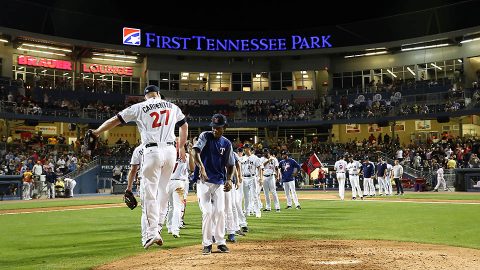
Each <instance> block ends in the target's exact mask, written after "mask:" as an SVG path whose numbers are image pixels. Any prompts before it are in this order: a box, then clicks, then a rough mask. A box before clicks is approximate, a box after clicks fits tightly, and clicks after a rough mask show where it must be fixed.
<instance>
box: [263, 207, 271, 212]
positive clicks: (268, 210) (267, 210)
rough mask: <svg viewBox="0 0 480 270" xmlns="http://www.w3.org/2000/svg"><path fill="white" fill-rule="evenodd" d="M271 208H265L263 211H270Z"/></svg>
mask: <svg viewBox="0 0 480 270" xmlns="http://www.w3.org/2000/svg"><path fill="white" fill-rule="evenodd" d="M270 211H271V210H270V209H266V208H265V209H263V212H270Z"/></svg>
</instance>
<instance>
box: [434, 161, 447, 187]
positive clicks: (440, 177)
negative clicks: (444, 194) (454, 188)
mask: <svg viewBox="0 0 480 270" xmlns="http://www.w3.org/2000/svg"><path fill="white" fill-rule="evenodd" d="M440 184H442V185H443V190H444V191H447V182H446V181H445V177H444V176H443V165H440V166H439V168H438V170H437V185H436V186H435V188H434V189H433V191H434V192H438V188H439V187H440Z"/></svg>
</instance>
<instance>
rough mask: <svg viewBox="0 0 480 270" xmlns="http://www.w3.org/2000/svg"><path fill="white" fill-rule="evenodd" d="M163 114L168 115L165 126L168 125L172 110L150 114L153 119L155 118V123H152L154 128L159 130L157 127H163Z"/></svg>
mask: <svg viewBox="0 0 480 270" xmlns="http://www.w3.org/2000/svg"><path fill="white" fill-rule="evenodd" d="M161 114H166V117H165V126H166V125H168V119H169V118H170V110H163V111H160V114H159V113H157V112H152V113H151V114H150V116H151V117H153V118H154V119H153V123H152V128H157V127H160V126H162V123H161V122H160V120H161V119H160V115H161Z"/></svg>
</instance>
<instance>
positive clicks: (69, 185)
mask: <svg viewBox="0 0 480 270" xmlns="http://www.w3.org/2000/svg"><path fill="white" fill-rule="evenodd" d="M63 181H64V182H65V197H66V198H73V189H74V188H75V186H76V185H77V181H75V179H73V178H68V177H65V178H64V179H63ZM67 191H68V192H67Z"/></svg>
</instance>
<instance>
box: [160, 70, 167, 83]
mask: <svg viewBox="0 0 480 270" xmlns="http://www.w3.org/2000/svg"><path fill="white" fill-rule="evenodd" d="M168 76H169V74H168V72H160V80H161V81H165V80H167V81H168V79H169V77H168Z"/></svg>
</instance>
